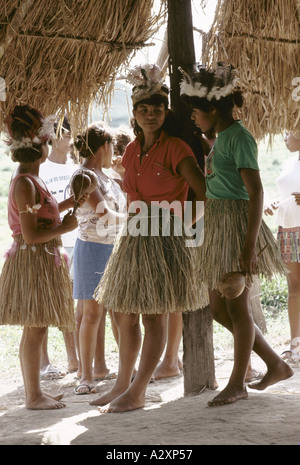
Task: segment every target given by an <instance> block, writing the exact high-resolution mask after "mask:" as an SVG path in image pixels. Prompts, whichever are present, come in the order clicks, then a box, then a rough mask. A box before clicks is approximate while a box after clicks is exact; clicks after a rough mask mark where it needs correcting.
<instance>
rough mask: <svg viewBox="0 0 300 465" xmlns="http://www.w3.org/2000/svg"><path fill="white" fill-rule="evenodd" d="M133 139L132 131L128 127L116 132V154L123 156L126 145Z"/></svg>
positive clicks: (122, 127) (121, 127)
mask: <svg viewBox="0 0 300 465" xmlns="http://www.w3.org/2000/svg"><path fill="white" fill-rule="evenodd" d="M132 139H133V137H132V131H131V130H130V128H127V127H126V126H120V127H119V128H117V129H116V130H115V154H116V155H123V153H124V151H125V148H126V145H128V144H129V142H131V141H132Z"/></svg>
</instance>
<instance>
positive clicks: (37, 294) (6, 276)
mask: <svg viewBox="0 0 300 465" xmlns="http://www.w3.org/2000/svg"><path fill="white" fill-rule="evenodd" d="M60 248H61V241H60V239H53V240H51V241H49V242H47V243H43V244H34V245H33V244H25V243H24V240H23V237H22V236H17V237H16V238H15V240H14V242H13V244H12V246H11V248H10V250H9V251H8V252H7V254H6V261H5V262H4V265H3V269H2V273H1V277H0V324H1V325H20V326H29V327H45V326H56V327H58V328H60V329H62V330H67V331H73V330H74V329H75V317H74V303H73V298H72V288H71V281H70V278H69V271H68V265H67V261H66V258H65V257H64V256H63V255H62V253H61V251H60Z"/></svg>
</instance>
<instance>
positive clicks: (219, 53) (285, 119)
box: [203, 0, 300, 140]
mask: <svg viewBox="0 0 300 465" xmlns="http://www.w3.org/2000/svg"><path fill="white" fill-rule="evenodd" d="M299 21H300V1H299V0H276V1H274V0H263V1H262V0H223V1H222V0H219V2H218V4H217V9H216V14H215V20H214V22H213V25H212V28H211V30H210V32H209V34H208V36H207V38H206V43H205V46H204V55H203V62H204V63H206V64H214V63H216V61H225V62H230V63H231V64H232V65H233V66H235V67H236V68H238V70H239V74H240V86H241V88H242V89H243V90H244V96H245V104H244V107H243V109H242V111H241V112H240V113H239V116H240V117H241V118H242V119H243V121H244V122H245V124H246V125H247V127H248V128H249V130H250V131H251V132H252V134H253V135H254V136H255V137H256V138H257V139H258V140H260V139H262V138H264V137H266V136H270V140H272V139H273V136H274V135H275V134H279V133H282V131H283V130H285V129H287V130H295V129H299V128H300V111H299V110H300V102H299V101H298V98H297V96H300V92H299V91H298V90H297V87H296V81H295V78H297V77H299V80H300V60H299V56H300V26H299ZM299 84H300V83H298V86H299ZM298 89H299V87H298Z"/></svg>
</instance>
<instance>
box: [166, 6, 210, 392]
mask: <svg viewBox="0 0 300 465" xmlns="http://www.w3.org/2000/svg"><path fill="white" fill-rule="evenodd" d="M168 49H169V71H170V81H171V107H172V110H173V111H174V112H175V114H176V116H177V117H178V118H179V119H180V120H181V122H182V125H183V128H184V129H183V133H182V134H181V135H180V136H181V137H182V138H183V139H184V140H185V141H186V142H187V143H188V144H189V145H190V146H191V148H192V149H193V151H194V153H195V156H196V157H197V160H198V163H199V165H200V167H201V168H202V169H203V166H204V156H203V151H202V147H201V144H200V142H199V139H198V138H197V137H195V135H194V125H193V123H192V121H191V113H190V110H189V109H187V108H186V107H185V106H184V105H183V104H182V101H181V98H180V81H181V79H182V75H181V73H180V71H179V70H178V66H181V67H182V68H183V69H184V70H185V71H187V72H190V71H191V70H192V68H193V66H194V62H195V50H194V39H193V21H192V9H191V0H169V1H168ZM183 352H184V354H183V365H184V394H185V395H188V394H192V393H199V392H201V391H202V390H203V389H204V388H209V389H213V388H214V387H215V384H214V383H215V369H214V355H213V322H212V318H211V316H210V312H209V309H208V308H206V309H203V310H198V311H196V312H192V313H188V314H184V316H183Z"/></svg>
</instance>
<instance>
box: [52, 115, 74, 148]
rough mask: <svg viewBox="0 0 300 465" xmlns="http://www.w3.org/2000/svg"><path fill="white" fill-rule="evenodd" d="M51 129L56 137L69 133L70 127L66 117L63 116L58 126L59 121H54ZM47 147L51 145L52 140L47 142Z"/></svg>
mask: <svg viewBox="0 0 300 465" xmlns="http://www.w3.org/2000/svg"><path fill="white" fill-rule="evenodd" d="M53 129H54V132H55V135H56V137H57V136H60V135H61V134H64V133H65V132H70V131H71V126H70V123H69V120H68V117H67V116H66V115H65V116H64V119H63V122H62V124H59V121H56V122H55V123H54V124H53ZM48 144H49V145H52V140H51V139H50V140H49V141H48Z"/></svg>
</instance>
